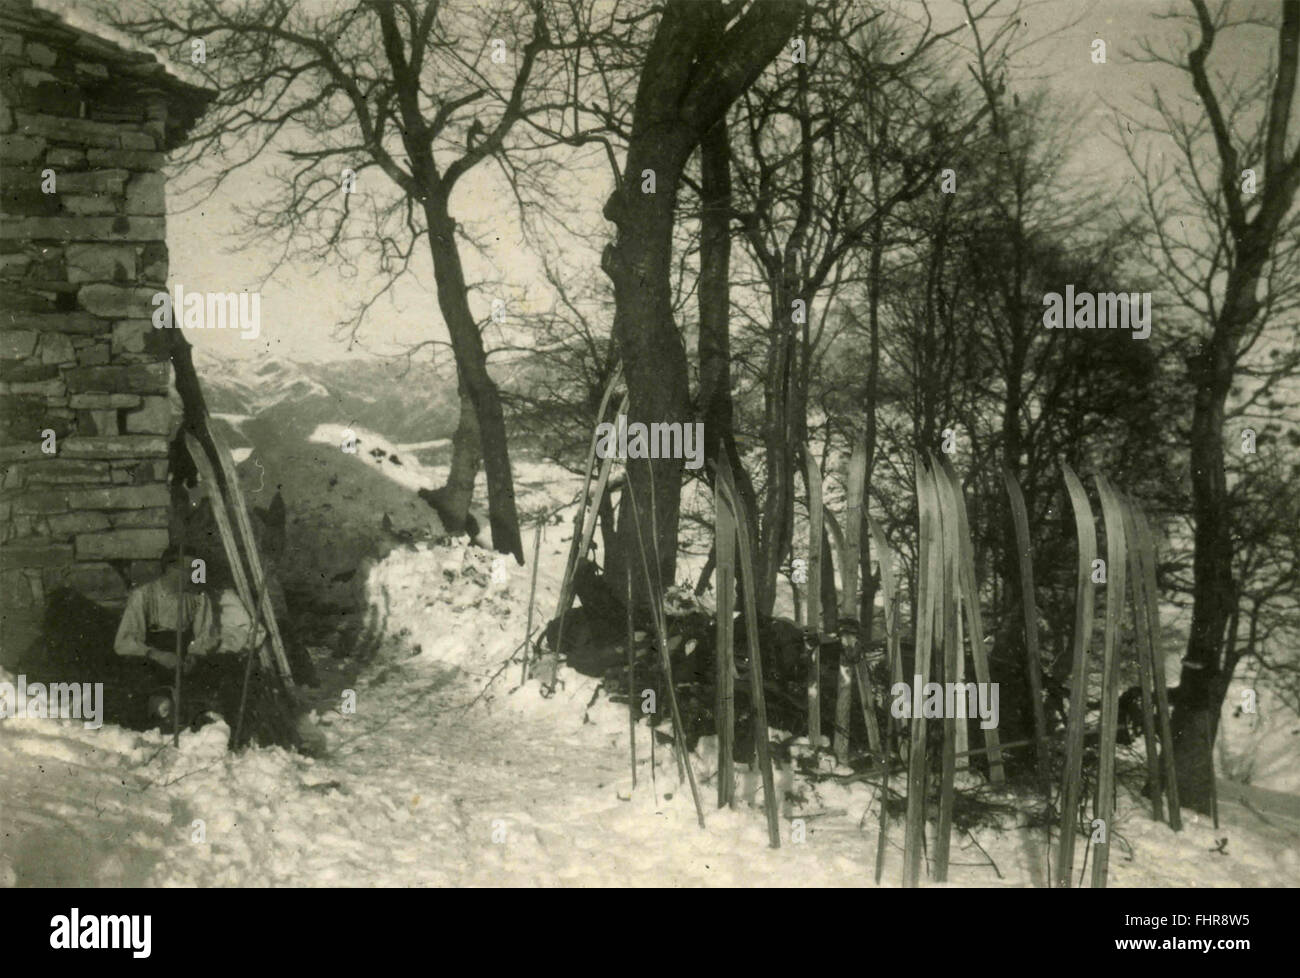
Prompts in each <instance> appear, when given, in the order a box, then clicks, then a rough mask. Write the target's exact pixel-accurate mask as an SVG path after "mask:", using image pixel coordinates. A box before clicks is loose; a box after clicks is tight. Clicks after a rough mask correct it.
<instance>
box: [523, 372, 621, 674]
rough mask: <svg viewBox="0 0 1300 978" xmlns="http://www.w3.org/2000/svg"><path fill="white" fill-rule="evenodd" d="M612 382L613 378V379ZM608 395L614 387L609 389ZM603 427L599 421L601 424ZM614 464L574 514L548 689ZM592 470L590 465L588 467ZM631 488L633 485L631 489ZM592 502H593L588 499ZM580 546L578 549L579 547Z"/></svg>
mask: <svg viewBox="0 0 1300 978" xmlns="http://www.w3.org/2000/svg"><path fill="white" fill-rule="evenodd" d="M611 383H612V381H611ZM605 393H606V394H607V395H608V394H609V393H610V390H608V389H607V390H606V392H605ZM627 405H628V396H627V395H626V394H624V395H623V400H622V401H620V402H619V406H618V411H617V413H616V414H615V418H616V419H617V418H618V417H620V416H624V415H626V414H627ZM601 412H602V413H601V416H602V417H604V402H602V405H601ZM597 428H599V424H598V425H597ZM591 451H592V453H593V456H594V453H595V451H596V438H595V436H594V435H593V436H592V442H591ZM613 467H614V456H613V455H612V454H611V455H609V456H608V457H607V458H603V459H601V460H600V474H599V475H598V476H597V478H596V491H595V492H594V493H592V492H591V479H590V478H588V480H587V481H586V483H584V484H583V487H582V504H581V505H580V506H579V507H578V515H577V516H575V517H574V518H573V530H574V538H573V543H572V544H570V547H569V563H568V564H567V565H566V566H565V568H564V580H563V581H562V582H561V584H560V606H559V610H558V611H557V612H556V618H557V619H559V622H560V623H559V625H558V626H556V632H555V648H554V649H552V650H551V655H552V656H553V657H554V660H555V663H554V669H553V670H552V672H551V675H550V677H549V681H544V682H543V687H544V690H545V689H550V690H554V688H555V675H556V672H558V670H559V661H560V650H561V649H562V648H563V646H564V619H565V617H566V616H567V614H568V611H569V606H570V605H571V604H573V576H574V574H575V573H576V572H577V569H578V561H579V560H582V559H584V558H585V557H586V556H587V553H588V551H589V550H590V548H591V541H592V539H593V538H594V537H595V535H596V524H597V522H599V519H600V504H601V501H602V500H603V499H604V498H605V489H606V487H607V486H608V485H609V473H610V471H611V470H612V469H613ZM587 471H588V472H590V471H591V469H590V468H588V469H587ZM628 491H629V492H630V491H631V490H630V488H629V490H628ZM589 502H590V506H588V503H589ZM579 527H581V530H582V533H581V538H579V535H578V529H579ZM575 546H576V549H575Z"/></svg>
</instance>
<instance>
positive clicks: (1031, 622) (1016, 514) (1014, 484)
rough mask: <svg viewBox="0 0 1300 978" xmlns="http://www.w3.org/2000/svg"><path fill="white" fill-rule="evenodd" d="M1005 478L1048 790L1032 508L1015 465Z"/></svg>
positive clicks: (1043, 782) (1038, 762)
mask: <svg viewBox="0 0 1300 978" xmlns="http://www.w3.org/2000/svg"><path fill="white" fill-rule="evenodd" d="M1002 478H1003V480H1004V481H1005V482H1006V484H1007V496H1008V497H1010V499H1011V520H1012V522H1013V523H1014V524H1015V527H1016V550H1017V551H1018V552H1019V554H1020V603H1021V608H1022V610H1023V612H1024V624H1025V656H1026V660H1027V665H1028V667H1029V668H1028V673H1029V691H1030V695H1031V696H1033V698H1034V737H1035V738H1036V739H1037V741H1038V743H1037V745H1036V749H1035V753H1034V760H1035V769H1036V771H1037V773H1038V781H1039V784H1040V786H1041V787H1042V789H1043V791H1044V793H1046V792H1047V788H1048V780H1049V773H1048V772H1049V767H1048V756H1047V752H1048V744H1047V716H1046V713H1045V711H1044V708H1043V667H1042V662H1041V660H1040V659H1039V654H1038V602H1037V599H1036V598H1035V597H1034V554H1033V544H1032V543H1031V542H1030V540H1029V512H1028V510H1026V509H1025V495H1024V493H1022V492H1021V491H1020V483H1019V482H1018V481H1017V480H1016V476H1015V473H1014V472H1012V471H1011V469H1010V468H1009V467H1008V466H1006V465H1003V466H1002Z"/></svg>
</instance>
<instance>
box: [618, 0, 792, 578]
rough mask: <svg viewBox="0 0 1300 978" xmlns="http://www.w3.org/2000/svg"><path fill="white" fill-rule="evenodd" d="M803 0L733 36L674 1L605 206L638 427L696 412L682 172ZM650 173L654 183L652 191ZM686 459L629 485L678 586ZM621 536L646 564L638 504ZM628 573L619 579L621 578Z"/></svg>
mask: <svg viewBox="0 0 1300 978" xmlns="http://www.w3.org/2000/svg"><path fill="white" fill-rule="evenodd" d="M802 10H803V4H802V3H797V2H789V0H778V2H772V3H764V4H753V5H751V6H750V7H749V8H748V9H747V10H746V11H745V12H744V13H743V14H742V15H741V16H740V18H739V19H738V20H737V21H736V22H735V23H734V24H733V25H732V26H731V27H730V28H729V29H727V30H726V32H725V33H722V32H720V31H719V27H720V25H722V24H725V23H726V16H727V15H726V12H725V10H724V8H723V5H722V4H721V3H718V2H716V0H709V2H699V3H696V2H689V0H670V2H669V3H668V4H667V5H666V6H665V8H664V12H663V15H662V17H661V18H660V20H659V24H658V27H657V28H656V30H655V36H654V39H653V40H652V41H651V44H650V49H649V51H648V52H647V55H646V60H645V67H644V68H643V69H642V72H641V77H640V80H639V82H638V84H637V93H636V102H635V108H634V112H633V122H632V134H631V138H630V139H629V141H628V149H627V159H626V162H625V164H624V169H623V173H622V177H621V179H620V181H619V186H618V188H617V189H616V190H615V191H614V193H613V194H611V195H610V198H609V200H608V201H607V202H606V204H605V217H606V219H608V220H609V221H611V222H612V223H613V224H614V225H615V226H616V228H617V231H616V234H615V239H614V243H613V244H611V245H609V246H608V247H607V248H606V249H605V254H604V259H603V261H602V265H603V267H604V270H605V273H606V274H607V275H609V277H610V280H611V281H612V282H613V285H614V336H615V339H616V340H617V341H618V345H619V352H620V354H621V355H622V358H623V369H624V373H625V375H626V377H627V386H628V396H629V404H630V406H629V410H630V412H631V413H630V417H629V424H631V423H635V422H640V423H644V424H652V423H655V422H660V423H673V422H679V423H686V422H688V421H690V420H691V419H690V417H689V413H690V402H689V389H688V382H687V359H686V349H685V346H684V344H683V343H682V338H681V335H680V333H679V332H678V330H677V324H676V322H675V321H674V319H673V309H672V284H671V273H672V232H673V215H674V211H675V207H676V201H677V187H678V184H679V183H680V180H681V174H682V169H683V167H685V165H686V161H687V160H688V159H689V158H690V155H691V153H692V152H694V150H695V147H696V145H697V144H698V143H699V142H700V140H701V139H702V138H703V137H704V134H705V133H707V132H708V131H709V130H710V129H712V128H713V127H714V126H715V125H716V124H717V123H718V122H719V121H720V120H722V119H724V118H725V116H726V112H727V109H728V107H729V106H730V105H731V103H732V102H734V101H735V99H736V98H738V97H739V95H740V94H741V93H742V92H743V91H744V90H745V89H746V88H748V87H749V86H750V85H751V84H753V81H754V79H755V78H756V77H757V76H758V74H759V72H761V71H762V69H763V67H764V66H765V65H766V64H767V63H768V62H769V61H771V60H772V58H773V57H775V56H776V54H777V52H778V51H780V50H781V48H782V47H783V46H784V44H785V42H786V39H787V38H789V36H790V34H791V32H792V31H793V30H794V27H795V25H796V24H797V23H798V20H799V18H800V16H801V15H802ZM647 180H653V181H654V187H653V192H650V187H649V185H648V184H647ZM681 470H682V460H681V459H673V458H669V459H645V460H632V461H630V462H629V465H628V491H630V492H631V493H632V497H631V498H632V499H633V500H635V503H636V506H635V510H636V512H639V514H640V517H641V523H642V539H643V541H644V545H645V548H646V551H647V563H649V564H651V565H653V561H654V558H653V556H652V555H651V553H650V551H651V549H652V547H654V548H656V549H657V551H658V561H659V581H658V582H657V583H658V584H661V585H663V586H667V585H671V584H673V583H674V575H675V573H676V567H677V521H678V515H679V512H680V506H681ZM620 508H621V510H622V512H621V513H620V516H619V538H620V541H621V543H622V545H623V549H624V553H625V555H626V556H627V559H628V563H629V564H637V563H639V561H640V549H639V547H640V544H639V543H638V538H637V534H636V530H635V525H634V523H633V507H630V506H628V507H620ZM618 583H619V582H615V584H616V586H617V585H618Z"/></svg>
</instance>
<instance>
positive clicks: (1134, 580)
mask: <svg viewBox="0 0 1300 978" xmlns="http://www.w3.org/2000/svg"><path fill="white" fill-rule="evenodd" d="M1116 495H1117V496H1118V497H1119V502H1120V508H1121V509H1122V510H1123V513H1124V536H1125V538H1126V539H1127V540H1128V542H1129V548H1128V581H1129V593H1130V594H1131V595H1132V598H1133V632H1134V634H1135V635H1136V636H1137V642H1136V645H1137V660H1138V681H1139V683H1140V688H1141V690H1142V743H1143V746H1144V747H1145V748H1146V751H1145V752H1146V759H1147V785H1148V787H1149V790H1150V792H1151V817H1152V818H1153V819H1154V820H1155V821H1157V822H1160V821H1163V820H1164V814H1163V808H1162V805H1161V798H1162V795H1161V791H1160V751H1159V748H1158V746H1157V742H1156V725H1155V713H1156V702H1155V695H1156V693H1155V685H1154V678H1153V675H1154V674H1153V672H1152V669H1153V665H1152V659H1153V658H1154V654H1153V650H1152V647H1151V629H1150V628H1149V627H1148V622H1147V599H1146V579H1145V578H1144V577H1143V575H1142V556H1141V549H1142V548H1141V544H1140V543H1139V541H1138V534H1137V522H1136V521H1135V520H1134V518H1133V506H1134V504H1133V500H1132V499H1131V498H1129V497H1128V496H1127V495H1125V494H1124V493H1122V492H1116Z"/></svg>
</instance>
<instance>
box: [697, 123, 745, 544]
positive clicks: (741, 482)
mask: <svg viewBox="0 0 1300 978" xmlns="http://www.w3.org/2000/svg"><path fill="white" fill-rule="evenodd" d="M700 170H701V179H700V186H701V201H700V204H701V215H700V280H699V309H700V354H699V355H700V390H699V399H698V400H699V406H700V414H701V415H702V417H703V421H704V457H705V459H706V462H705V471H706V472H711V471H712V469H711V468H710V467H709V466H710V465H711V464H712V463H713V462H714V461H715V460H716V459H717V457H718V452H719V451H725V452H726V453H727V461H728V462H730V463H731V471H732V475H733V476H734V477H735V480H736V489H737V491H738V492H739V493H740V496H741V500H742V501H743V502H744V504H745V509H746V515H747V516H748V521H749V524H750V525H749V534H750V536H749V538H750V539H751V540H757V539H758V524H757V522H756V519H757V516H758V507H757V505H756V498H757V497H756V496H755V493H754V481H753V480H752V479H751V478H750V477H749V472H748V470H746V468H745V466H744V463H743V461H742V459H741V457H740V450H739V449H738V448H737V447H736V436H735V417H734V414H735V408H734V404H733V402H732V399H731V290H730V274H731V218H730V210H731V141H730V137H729V135H728V133H727V122H726V120H725V119H723V120H720V121H719V122H718V123H717V125H715V126H714V127H713V128H712V129H710V130H709V131H708V133H707V134H706V135H705V137H704V139H703V140H701V142H700Z"/></svg>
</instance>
